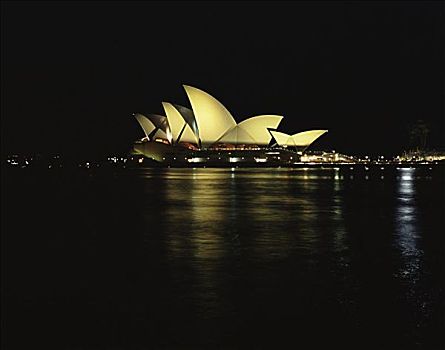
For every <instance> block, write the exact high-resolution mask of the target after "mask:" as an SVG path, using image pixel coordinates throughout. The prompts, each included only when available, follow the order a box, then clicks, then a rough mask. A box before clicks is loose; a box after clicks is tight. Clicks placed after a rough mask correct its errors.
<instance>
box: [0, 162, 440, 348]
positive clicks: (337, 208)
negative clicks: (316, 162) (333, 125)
mask: <svg viewBox="0 0 445 350" xmlns="http://www.w3.org/2000/svg"><path fill="white" fill-rule="evenodd" d="M443 170H444V169H443V168H433V169H428V168H425V169H409V168H406V169H397V168H395V167H389V168H386V169H385V170H380V168H379V169H371V170H369V171H368V172H366V171H363V170H350V169H349V168H347V169H341V170H335V169H234V170H231V169H138V170H129V169H122V170H118V169H115V170H112V169H108V170H53V171H51V170H35V171H33V170H28V169H19V170H17V171H16V170H14V171H13V170H7V171H5V172H4V173H3V176H2V279H3V280H2V298H3V299H2V343H3V347H4V348H6V349H25V348H26V349H31V348H33V349H34V348H39V349H40V348H42V349H45V348H57V349H153V348H154V349H175V348H190V349H196V348H204V349H212V348H219V349H226V348H228V349H232V348H241V349H262V348H267V349H283V348H286V349H287V348H292V349H295V348H302V349H309V348H324V349H325V348H337V347H338V348H354V349H363V348H366V349H368V348H369V349H399V348H400V349H401V348H403V349H407V348H418V349H443V348H444V346H445V341H444V334H445V333H444V332H445V322H444V320H445V312H444V310H445V307H444V298H445V293H444V285H445V230H444V227H445V201H444V196H445V177H444V171H443Z"/></svg>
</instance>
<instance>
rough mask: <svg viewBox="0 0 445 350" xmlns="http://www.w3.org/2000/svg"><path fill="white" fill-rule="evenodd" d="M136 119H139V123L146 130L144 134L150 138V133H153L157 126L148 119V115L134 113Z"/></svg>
mask: <svg viewBox="0 0 445 350" xmlns="http://www.w3.org/2000/svg"><path fill="white" fill-rule="evenodd" d="M134 117H135V118H136V120H137V121H138V123H139V125H140V126H141V128H142V130H144V134H145V136H146V137H147V139H149V140H150V137H149V135H150V134H151V133H152V131H153V130H154V129H156V126H155V125H154V124H153V123H152V122H151V121H150V119H148V118H147V117H146V116H144V115H142V114H140V113H136V114H135V115H134Z"/></svg>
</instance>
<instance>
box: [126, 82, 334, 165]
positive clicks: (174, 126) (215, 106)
mask: <svg viewBox="0 0 445 350" xmlns="http://www.w3.org/2000/svg"><path fill="white" fill-rule="evenodd" d="M183 87H184V89H185V92H186V94H187V96H188V99H189V101H190V105H191V107H192V109H189V108H187V107H183V106H179V105H177V104H173V103H169V102H162V106H163V109H164V112H165V116H162V115H156V114H148V115H142V114H140V113H138V114H135V115H134V116H135V118H136V120H137V121H138V122H139V124H140V125H141V127H142V129H143V131H144V134H145V136H146V140H148V141H161V142H162V143H167V144H170V146H179V145H181V144H182V145H185V147H188V148H190V147H192V148H194V149H201V150H206V149H207V150H211V149H215V147H216V148H218V149H224V147H225V146H224V145H226V146H228V147H229V148H231V147H232V148H233V146H235V148H236V146H237V145H240V146H246V145H247V146H249V145H252V146H257V147H259V148H261V147H262V148H265V147H267V146H269V145H270V144H271V141H272V138H273V139H274V141H273V142H272V143H275V145H278V146H281V147H284V148H288V147H291V148H292V147H295V148H297V149H298V150H301V149H305V148H307V147H308V146H309V145H310V144H311V143H313V142H314V141H315V140H316V139H317V138H319V137H320V136H321V135H323V134H324V133H326V132H327V130H309V131H304V132H300V133H298V134H294V135H288V134H286V133H283V132H280V131H277V129H278V126H279V125H280V123H281V121H282V119H283V116H280V115H259V116H255V117H251V118H248V119H245V120H243V121H241V122H240V123H238V124H237V123H236V121H235V119H234V118H233V116H232V114H231V113H230V112H229V111H228V110H227V108H226V107H224V105H223V104H222V103H221V102H219V101H218V100H217V99H216V98H214V97H213V96H211V95H209V94H208V93H207V92H204V91H202V90H200V89H198V88H195V87H192V86H189V85H184V86H183ZM193 145H194V146H193ZM221 147H222V148H221ZM240 149H242V147H241V148H240ZM250 149H252V148H250ZM258 159H261V161H262V160H263V158H258ZM255 160H256V158H255Z"/></svg>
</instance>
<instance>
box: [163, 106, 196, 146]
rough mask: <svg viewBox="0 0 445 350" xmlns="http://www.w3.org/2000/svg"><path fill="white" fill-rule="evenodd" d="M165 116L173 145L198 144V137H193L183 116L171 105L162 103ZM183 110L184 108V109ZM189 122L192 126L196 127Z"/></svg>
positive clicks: (193, 134)
mask: <svg viewBox="0 0 445 350" xmlns="http://www.w3.org/2000/svg"><path fill="white" fill-rule="evenodd" d="M162 106H163V107H164V111H165V114H166V115H167V120H168V124H169V126H170V131H171V134H172V140H173V143H178V142H190V143H195V144H199V141H198V140H199V139H198V136H197V135H195V133H194V132H193V130H192V128H191V127H190V125H189V124H188V123H187V121H186V120H185V118H184V115H183V114H181V113H180V112H179V110H178V109H177V108H176V107H175V106H174V105H173V104H171V103H168V102H162ZM184 108H185V107H184ZM188 119H189V118H188ZM193 121H194V120H192V121H191V124H192V125H196V123H193Z"/></svg>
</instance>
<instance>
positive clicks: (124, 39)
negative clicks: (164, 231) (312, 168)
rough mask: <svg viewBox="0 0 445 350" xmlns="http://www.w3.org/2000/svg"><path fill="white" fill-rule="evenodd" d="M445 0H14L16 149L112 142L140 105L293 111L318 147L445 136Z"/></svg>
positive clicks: (11, 116) (11, 45)
mask: <svg viewBox="0 0 445 350" xmlns="http://www.w3.org/2000/svg"><path fill="white" fill-rule="evenodd" d="M444 8H445V7H444V2H440V1H436V2H381V3H373V2H372V3H371V2H363V3H357V2H354V3H351V2H337V3H336V2H310V3H309V2H299V3H294V4H291V3H287V2H286V3H278V2H273V3H253V2H247V3H213V4H207V3H187V2H184V3H183V2H181V3H174V2H169V3H165V2H164V3H154V2H148V3H141V2H137V3H127V2H126V3H106V2H100V3H87V2H79V3H62V4H59V3H56V2H51V3H39V2H32V3H16V2H14V3H13V2H2V19H1V22H2V50H1V51H2V74H1V81H2V116H1V132H2V134H1V136H2V137H1V143H2V153H3V154H6V153H28V154H29V153H38V152H41V153H60V154H69V155H76V156H89V155H94V156H101V155H109V154H119V153H120V154H122V153H125V152H127V151H128V150H129V149H130V147H131V143H132V142H133V141H134V140H135V139H138V138H141V137H142V136H143V133H142V130H141V129H140V128H139V126H138V124H137V122H136V120H135V119H134V118H133V117H132V113H135V112H141V113H157V114H163V111H162V106H161V102H162V101H169V102H173V103H178V104H181V105H185V106H189V102H188V100H187V98H186V94H185V92H184V90H183V88H182V84H188V85H192V86H195V87H198V88H201V89H203V90H204V91H206V92H208V93H210V94H211V95H213V96H214V97H216V98H217V99H218V100H219V101H221V102H222V103H223V104H224V105H225V106H226V107H227V109H228V110H229V111H230V112H231V113H232V115H233V116H234V117H235V119H236V120H237V121H238V122H239V121H241V120H243V119H245V118H247V117H251V116H254V115H259V114H279V115H283V116H284V119H283V121H282V123H281V125H280V130H281V131H283V132H286V133H289V134H293V133H296V132H300V131H304V130H308V129H314V128H315V129H320V128H322V129H328V130H329V133H328V134H327V135H325V136H323V137H322V138H320V140H319V141H317V142H316V144H314V146H313V147H314V149H326V150H332V149H335V150H336V151H339V152H345V153H348V154H359V155H360V154H366V153H369V154H378V153H382V154H388V155H392V154H397V153H398V152H400V151H402V150H403V149H405V148H407V147H408V145H409V144H408V129H409V125H410V124H411V123H413V122H414V121H415V120H417V119H423V120H424V121H425V122H426V123H427V124H428V125H429V127H430V129H431V133H430V135H429V138H428V146H429V147H430V148H436V149H443V148H444V146H445V136H444V134H445V127H444V124H445V123H444V119H445V113H444V111H445V104H444V101H445V100H444V97H445V95H444V81H445V74H444V62H445V50H444V43H445V25H444V23H445V21H444V19H445V16H444V14H445V10H444Z"/></svg>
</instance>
